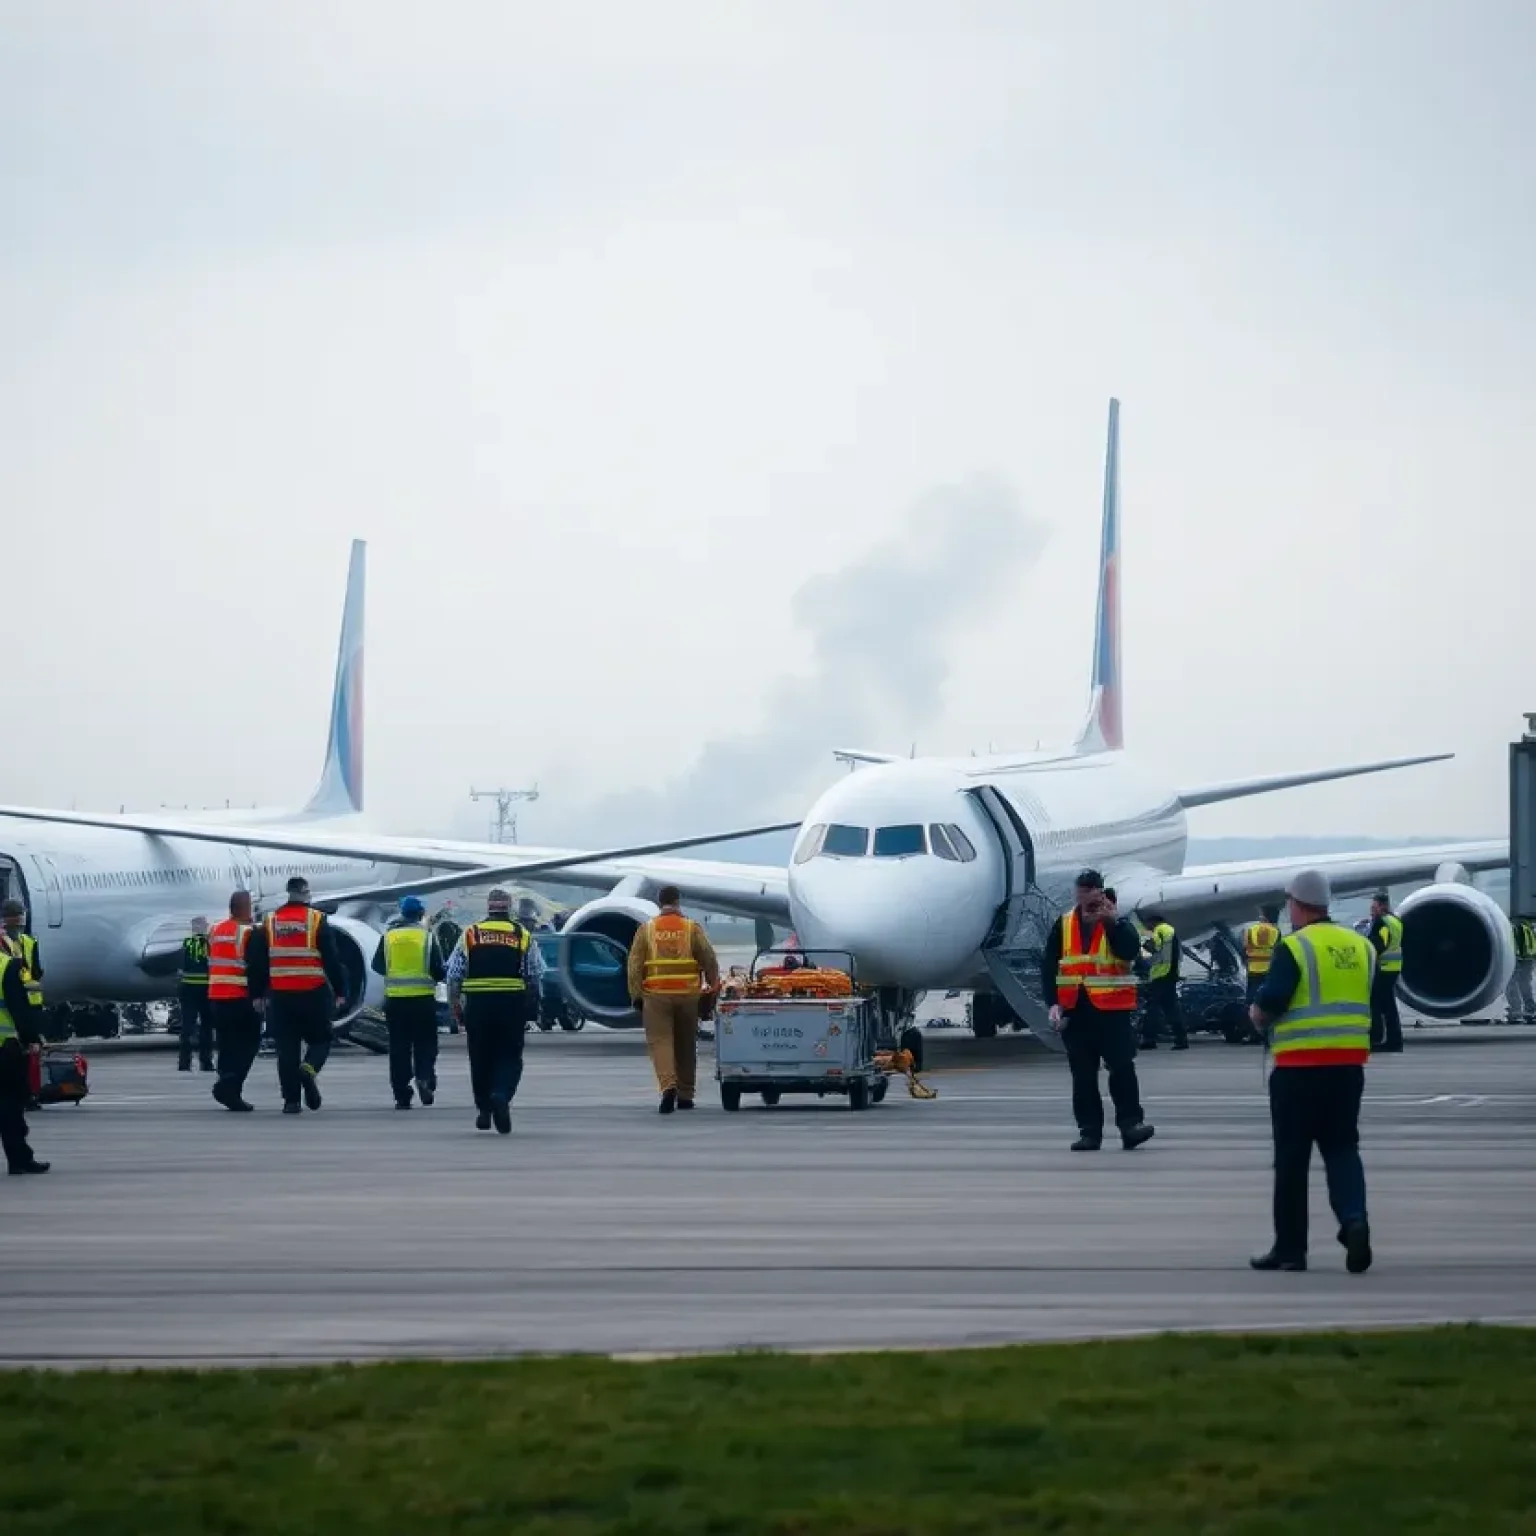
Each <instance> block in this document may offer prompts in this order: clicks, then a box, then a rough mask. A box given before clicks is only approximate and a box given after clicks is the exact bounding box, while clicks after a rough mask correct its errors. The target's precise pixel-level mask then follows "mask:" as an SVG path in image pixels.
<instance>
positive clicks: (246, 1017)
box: [209, 997, 261, 1094]
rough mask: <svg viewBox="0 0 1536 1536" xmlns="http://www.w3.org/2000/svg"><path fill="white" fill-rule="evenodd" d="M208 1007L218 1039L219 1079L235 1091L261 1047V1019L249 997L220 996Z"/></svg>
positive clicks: (242, 1084)
mask: <svg viewBox="0 0 1536 1536" xmlns="http://www.w3.org/2000/svg"><path fill="white" fill-rule="evenodd" d="M209 1007H210V1008H211V1009H212V1011H213V1029H214V1034H215V1035H216V1036H217V1038H218V1042H219V1082H220V1083H221V1084H228V1085H229V1088H231V1089H233V1090H234V1092H235V1093H237V1094H238V1093H239V1092H240V1091H241V1089H243V1088H244V1087H245V1080H246V1078H247V1077H248V1076H250V1071H251V1067H252V1066H253V1065H254V1063H255V1061H256V1052H257V1051H258V1050H260V1049H261V1020H260V1018H259V1017H258V1016H257V1013H256V1005H255V1004H254V1003H253V1002H252V1001H251V1000H250V998H248V997H228V998H219V999H218V1000H217V1001H211V1002H210V1004H209Z"/></svg>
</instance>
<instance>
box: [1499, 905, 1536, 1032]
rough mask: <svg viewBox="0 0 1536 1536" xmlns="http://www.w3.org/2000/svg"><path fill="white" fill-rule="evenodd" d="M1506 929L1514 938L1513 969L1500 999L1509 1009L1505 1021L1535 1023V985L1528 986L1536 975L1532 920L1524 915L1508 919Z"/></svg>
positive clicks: (1535, 925) (1535, 937)
mask: <svg viewBox="0 0 1536 1536" xmlns="http://www.w3.org/2000/svg"><path fill="white" fill-rule="evenodd" d="M1509 926H1510V928H1511V930H1512V932H1513V935H1514V941H1515V968H1514V970H1513V971H1511V972H1510V974H1509V986H1508V987H1506V988H1505V991H1504V1002H1505V1004H1506V1006H1507V1007H1508V1010H1509V1022H1510V1023H1511V1024H1518V1023H1520V1022H1521V1020H1522V1019H1523V1020H1524V1021H1525V1022H1526V1023H1527V1024H1536V988H1533V986H1532V978H1533V974H1536V923H1530V922H1527V921H1526V919H1525V918H1523V917H1519V918H1511V919H1510V925H1509Z"/></svg>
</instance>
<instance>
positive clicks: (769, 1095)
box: [763, 1088, 779, 1109]
mask: <svg viewBox="0 0 1536 1536" xmlns="http://www.w3.org/2000/svg"><path fill="white" fill-rule="evenodd" d="M778 1102H779V1090H778V1089H777V1088H764V1089H763V1103H764V1104H766V1105H767V1106H768V1108H769V1109H772V1108H773V1106H774V1105H775V1104H777V1103H778Z"/></svg>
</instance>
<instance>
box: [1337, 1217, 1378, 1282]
mask: <svg viewBox="0 0 1536 1536" xmlns="http://www.w3.org/2000/svg"><path fill="white" fill-rule="evenodd" d="M1339 1242H1340V1243H1342V1244H1343V1245H1344V1268H1345V1269H1347V1270H1348V1271H1349V1272H1350V1274H1352V1275H1363V1274H1364V1273H1365V1272H1366V1270H1368V1269H1369V1268H1370V1267H1371V1259H1372V1257H1373V1256H1372V1253H1371V1228H1370V1224H1369V1223H1368V1222H1365V1221H1352V1222H1350V1223H1349V1225H1348V1226H1346V1227H1345V1228H1344V1229H1343V1230H1342V1231H1341V1232H1340V1233H1339Z"/></svg>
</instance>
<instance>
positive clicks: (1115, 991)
mask: <svg viewBox="0 0 1536 1536" xmlns="http://www.w3.org/2000/svg"><path fill="white" fill-rule="evenodd" d="M1073 895H1074V904H1073V907H1072V910H1071V911H1070V912H1066V913H1064V914H1063V915H1062V916H1061V917H1059V918H1057V919H1056V924H1055V926H1054V927H1053V928H1052V929H1051V934H1050V937H1049V938H1048V939H1047V940H1046V944H1045V954H1044V956H1043V958H1042V960H1041V963H1040V982H1041V987H1042V990H1043V993H1044V996H1045V1002H1046V1006H1047V1007H1048V1008H1049V1009H1050V1017H1051V1023H1052V1025H1053V1026H1054V1027H1055V1028H1056V1029H1057V1030H1059V1031H1060V1033H1061V1038H1062V1043H1063V1044H1064V1045H1065V1046H1066V1048H1067V1065H1068V1066H1069V1067H1070V1068H1071V1069H1072V1113H1073V1114H1074V1115H1075V1116H1076V1118H1077V1129H1078V1139H1077V1140H1076V1141H1074V1142H1073V1143H1072V1150H1073V1151H1074V1152H1097V1151H1098V1150H1099V1148H1100V1147H1101V1146H1103V1144H1104V1099H1103V1096H1102V1095H1101V1094H1100V1092H1099V1063H1100V1062H1102V1063H1103V1064H1104V1066H1105V1067H1106V1068H1108V1070H1109V1096H1110V1098H1111V1099H1113V1100H1114V1105H1115V1125H1116V1126H1117V1127H1118V1129H1119V1131H1120V1141H1121V1144H1122V1145H1123V1146H1124V1147H1125V1150H1126V1151H1127V1152H1130V1151H1132V1150H1134V1149H1135V1148H1136V1147H1139V1146H1141V1145H1142V1144H1143V1143H1145V1142H1148V1141H1150V1140H1151V1139H1152V1135H1153V1127H1152V1126H1150V1125H1148V1124H1147V1123H1146V1121H1145V1120H1144V1119H1143V1118H1142V1111H1141V1085H1140V1084H1139V1083H1138V1082H1137V1080H1136V1033H1135V1029H1136V977H1135V974H1134V972H1133V969H1132V968H1133V966H1134V965H1135V963H1136V960H1137V958H1138V957H1139V956H1140V954H1141V939H1140V936H1139V935H1138V934H1137V932H1136V926H1135V924H1134V923H1132V922H1131V921H1130V919H1129V918H1124V917H1121V916H1120V909H1119V906H1118V905H1117V904H1116V902H1115V900H1114V899H1113V897H1112V896H1111V895H1110V893H1108V892H1106V891H1105V889H1104V878H1103V876H1102V875H1100V874H1099V872H1098V870H1096V869H1085V870H1084V871H1083V872H1082V874H1080V875H1079V876H1078V877H1077V881H1076V885H1075V889H1074V892H1073Z"/></svg>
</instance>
